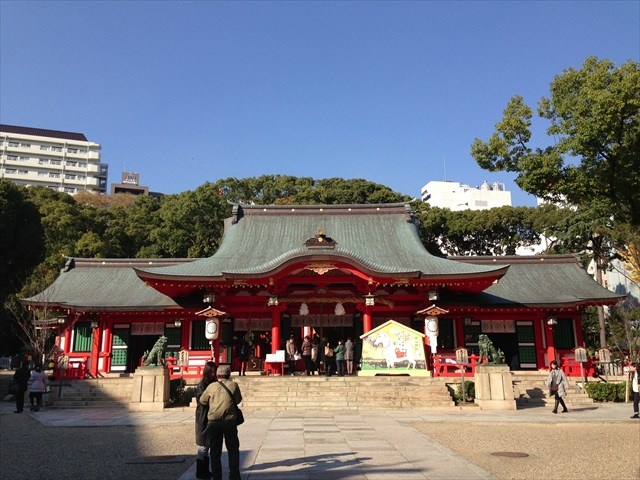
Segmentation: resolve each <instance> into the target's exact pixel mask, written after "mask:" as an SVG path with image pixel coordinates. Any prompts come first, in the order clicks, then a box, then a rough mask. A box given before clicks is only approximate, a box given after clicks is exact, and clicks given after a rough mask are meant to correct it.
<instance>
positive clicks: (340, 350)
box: [333, 339, 346, 377]
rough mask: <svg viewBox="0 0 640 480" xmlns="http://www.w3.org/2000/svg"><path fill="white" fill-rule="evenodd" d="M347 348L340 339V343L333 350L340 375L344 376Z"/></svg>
mask: <svg viewBox="0 0 640 480" xmlns="http://www.w3.org/2000/svg"><path fill="white" fill-rule="evenodd" d="M345 352H346V349H345V348H344V344H343V343H342V339H340V340H338V345H336V348H335V349H334V350H333V353H334V354H335V358H336V370H337V373H338V376H339V377H344V354H345Z"/></svg>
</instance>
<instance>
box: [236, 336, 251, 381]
mask: <svg viewBox="0 0 640 480" xmlns="http://www.w3.org/2000/svg"><path fill="white" fill-rule="evenodd" d="M250 350H251V348H250V345H249V342H247V340H246V339H242V342H240V351H239V355H238V357H239V359H240V371H239V372H238V373H239V374H240V375H246V374H247V363H248V362H249V351H250Z"/></svg>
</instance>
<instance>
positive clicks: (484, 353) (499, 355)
mask: <svg viewBox="0 0 640 480" xmlns="http://www.w3.org/2000/svg"><path fill="white" fill-rule="evenodd" d="M478 348H479V349H480V358H479V359H478V364H482V363H485V362H484V361H485V360H486V363H488V364H490V365H498V364H500V363H502V361H503V360H504V353H503V352H502V350H500V349H499V348H496V347H494V346H493V342H492V341H491V339H490V338H489V337H488V336H486V335H484V334H480V335H479V336H478Z"/></svg>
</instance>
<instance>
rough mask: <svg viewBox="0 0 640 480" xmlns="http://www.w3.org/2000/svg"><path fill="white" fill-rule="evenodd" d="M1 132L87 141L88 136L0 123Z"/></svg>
mask: <svg viewBox="0 0 640 480" xmlns="http://www.w3.org/2000/svg"><path fill="white" fill-rule="evenodd" d="M0 132H6V133H13V134H16V135H30V136H32V137H51V138H60V139H63V140H75V141H79V142H87V141H88V140H87V137H85V135H84V134H83V133H76V132H63V131H60V130H47V129H45V128H33V127H20V126H17V125H0Z"/></svg>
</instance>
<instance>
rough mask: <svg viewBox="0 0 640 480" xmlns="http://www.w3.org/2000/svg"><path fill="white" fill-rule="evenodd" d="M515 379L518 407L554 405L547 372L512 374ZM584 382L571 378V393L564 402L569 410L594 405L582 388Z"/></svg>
mask: <svg viewBox="0 0 640 480" xmlns="http://www.w3.org/2000/svg"><path fill="white" fill-rule="evenodd" d="M511 375H512V379H513V393H514V395H515V398H516V405H517V406H518V407H542V406H546V405H553V401H554V400H553V397H549V389H548V388H547V377H548V375H549V374H548V373H547V372H527V371H516V372H511ZM581 382H582V380H580V379H575V378H569V391H568V392H567V396H566V397H564V401H565V403H566V404H567V407H568V408H576V407H580V406H585V405H590V404H593V403H594V402H593V399H591V398H589V396H588V395H587V394H586V392H584V390H582V389H581V388H580V386H579V385H578V383H581Z"/></svg>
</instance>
